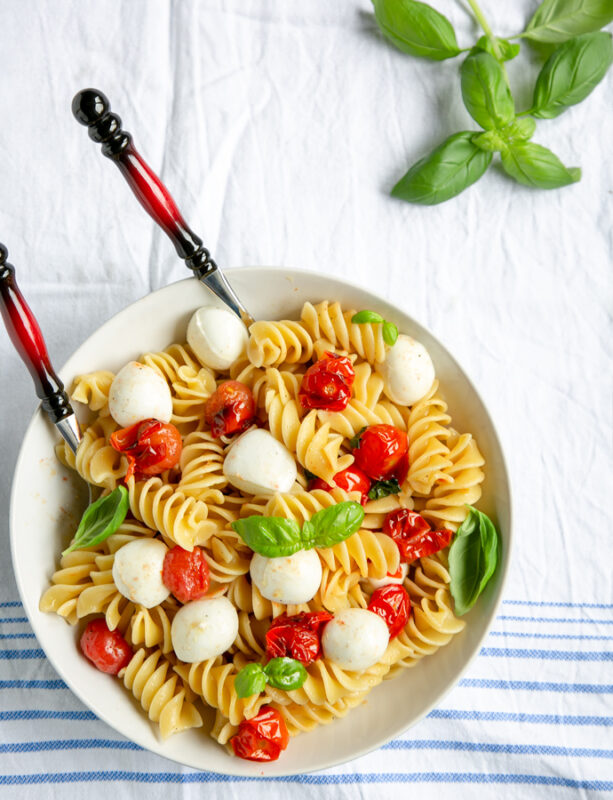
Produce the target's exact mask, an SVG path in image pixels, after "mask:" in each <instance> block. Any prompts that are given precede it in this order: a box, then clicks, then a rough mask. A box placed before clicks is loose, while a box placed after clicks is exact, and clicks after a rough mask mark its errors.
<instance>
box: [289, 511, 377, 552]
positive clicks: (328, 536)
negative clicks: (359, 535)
mask: <svg viewBox="0 0 613 800" xmlns="http://www.w3.org/2000/svg"><path fill="white" fill-rule="evenodd" d="M363 519H364V509H363V508H362V506H361V505H360V503H355V502H354V501H353V500H345V501H344V502H342V503H337V504H336V505H334V506H329V508H324V509H322V510H321V511H318V512H317V513H316V514H313V516H312V517H311V519H310V521H309V523H308V524H306V523H305V524H304V525H303V527H302V536H303V542H304V548H305V549H308V548H309V547H333V545H335V544H338V543H339V542H343V541H345V539H348V538H349V537H350V536H351V535H352V534H353V533H355V532H356V531H357V530H358V529H359V527H360V525H361V524H362V520H363Z"/></svg>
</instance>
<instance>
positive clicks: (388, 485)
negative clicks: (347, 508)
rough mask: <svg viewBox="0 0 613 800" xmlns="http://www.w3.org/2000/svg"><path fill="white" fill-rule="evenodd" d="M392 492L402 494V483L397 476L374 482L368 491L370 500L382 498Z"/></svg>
mask: <svg viewBox="0 0 613 800" xmlns="http://www.w3.org/2000/svg"><path fill="white" fill-rule="evenodd" d="M390 494H400V484H399V483H398V481H397V480H396V478H392V479H391V480H389V481H377V482H376V483H373V485H372V486H371V487H370V489H369V491H368V499H369V500H380V499H381V498H382V497H388V496H389V495H390Z"/></svg>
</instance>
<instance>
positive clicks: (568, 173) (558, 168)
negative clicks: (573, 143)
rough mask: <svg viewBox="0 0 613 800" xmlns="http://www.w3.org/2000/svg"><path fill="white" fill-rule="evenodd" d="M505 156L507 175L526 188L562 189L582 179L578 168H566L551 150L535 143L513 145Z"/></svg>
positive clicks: (502, 155) (506, 151) (503, 158)
mask: <svg viewBox="0 0 613 800" xmlns="http://www.w3.org/2000/svg"><path fill="white" fill-rule="evenodd" d="M501 157H502V166H503V168H504V170H505V172H506V173H507V174H508V175H510V176H511V177H512V178H514V179H515V180H516V181H518V183H523V184H524V186H533V187H535V188H537V189H558V188H559V187H561V186H568V185H569V184H570V183H576V182H577V181H578V180H580V179H581V170H580V169H579V168H578V167H565V166H564V164H563V163H562V162H561V161H560V159H559V158H558V157H557V156H556V155H554V153H552V152H551V150H548V149H547V148H546V147H542V146H541V145H540V144H535V143H534V142H513V143H511V144H510V145H509V147H507V148H506V149H505V150H503V151H502V153H501Z"/></svg>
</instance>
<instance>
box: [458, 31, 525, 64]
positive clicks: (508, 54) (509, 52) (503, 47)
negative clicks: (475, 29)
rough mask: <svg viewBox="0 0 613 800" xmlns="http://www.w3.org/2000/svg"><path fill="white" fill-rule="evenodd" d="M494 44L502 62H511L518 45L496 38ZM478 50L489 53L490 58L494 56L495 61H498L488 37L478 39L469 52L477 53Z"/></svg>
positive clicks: (517, 50) (518, 48)
mask: <svg viewBox="0 0 613 800" xmlns="http://www.w3.org/2000/svg"><path fill="white" fill-rule="evenodd" d="M496 42H497V44H498V50H499V51H500V54H501V56H502V60H503V61H511V60H512V59H514V58H515V56H516V55H517V54H518V53H519V50H520V45H519V44H514V43H513V42H510V41H509V40H508V39H499V38H498V37H496ZM479 50H482V51H483V52H485V53H489V54H490V55H491V56H494V58H496V60H498V59H497V56H496V53H495V52H494V46H493V44H492V40H491V39H490V38H489V36H482V37H481V38H480V39H478V40H477V42H476V44H475V45H474V46H473V48H472V50H471V51H470V52H471V54H472V53H476V52H478V51H479Z"/></svg>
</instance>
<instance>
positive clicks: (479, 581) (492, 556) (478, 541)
mask: <svg viewBox="0 0 613 800" xmlns="http://www.w3.org/2000/svg"><path fill="white" fill-rule="evenodd" d="M497 563H498V533H497V532H496V528H495V527H494V523H493V522H492V521H491V519H490V518H489V517H488V516H487V515H486V514H484V513H483V512H482V511H477V509H476V508H472V507H469V509H468V516H467V517H466V519H465V520H464V522H463V523H462V524H461V525H460V527H459V528H458V531H457V533H456V535H455V538H454V540H453V542H452V544H451V547H450V548H449V574H450V576H451V583H450V589H451V594H452V596H453V600H454V609H455V613H456V614H457V615H458V616H462V615H463V614H466V612H467V611H470V609H471V608H472V607H473V606H474V604H475V602H476V601H477V598H478V597H479V595H480V594H481V592H482V591H483V590H484V589H485V587H486V585H487V583H488V581H489V580H490V578H491V577H492V575H493V574H494V570H495V569H496V565H497Z"/></svg>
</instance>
